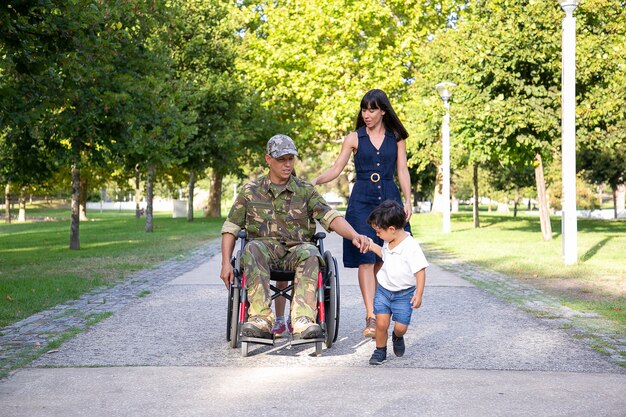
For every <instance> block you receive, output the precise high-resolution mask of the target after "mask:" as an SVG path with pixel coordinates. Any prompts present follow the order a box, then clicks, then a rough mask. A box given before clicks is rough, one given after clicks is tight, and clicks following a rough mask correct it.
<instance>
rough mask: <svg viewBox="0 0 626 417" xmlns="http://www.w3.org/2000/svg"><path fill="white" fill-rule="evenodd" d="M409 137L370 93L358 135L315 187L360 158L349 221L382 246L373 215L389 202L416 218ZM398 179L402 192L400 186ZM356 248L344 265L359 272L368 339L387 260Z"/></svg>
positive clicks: (346, 245) (350, 248) (385, 103)
mask: <svg viewBox="0 0 626 417" xmlns="http://www.w3.org/2000/svg"><path fill="white" fill-rule="evenodd" d="M408 136H409V134H408V133H407V131H406V129H405V128H404V126H403V125H402V122H400V119H398V116H397V115H396V113H395V111H394V110H393V108H392V107H391V103H390V102H389V98H387V95H386V94H385V93H384V92H383V91H382V90H370V91H368V92H367V93H366V94H365V96H364V97H363V99H362V100H361V110H360V111H359V114H358V116H357V120H356V131H355V132H352V133H350V134H348V135H347V136H346V137H345V138H344V140H343V144H342V146H341V152H340V153H339V156H338V157H337V160H336V161H335V163H334V164H333V166H332V167H330V168H329V169H328V170H326V171H325V172H324V173H322V174H321V175H319V176H318V177H317V178H315V179H314V180H313V181H312V183H313V185H316V184H325V183H327V182H329V181H332V180H334V179H335V178H337V177H338V176H339V174H341V172H342V171H343V169H344V168H345V166H346V164H347V163H348V160H349V159H350V155H351V154H352V155H354V166H355V169H356V182H355V184H354V187H353V189H352V192H351V193H350V199H349V201H348V208H347V210H346V220H347V221H348V222H349V223H350V224H351V225H352V227H353V228H354V229H355V230H356V231H357V233H360V234H364V235H367V236H369V237H370V238H371V239H372V240H373V241H374V242H376V243H377V244H378V245H382V240H381V239H379V238H378V237H377V236H376V232H374V229H372V228H371V227H370V226H369V225H368V224H367V218H368V216H369V214H370V212H371V211H372V210H373V209H374V208H375V207H376V206H378V205H379V204H380V203H382V202H383V201H385V200H396V201H398V202H399V203H400V204H401V205H403V207H404V212H405V214H406V219H407V224H406V226H405V230H407V231H410V228H409V225H408V221H409V219H410V218H411V213H412V205H411V180H410V178H409V170H408V168H407V162H406V141H405V139H406V138H407V137H408ZM396 172H397V174H398V182H399V183H400V188H401V189H402V195H403V196H404V199H402V198H401V196H400V192H399V190H398V187H397V186H396V183H395V182H394V174H395V173H396ZM354 249H356V248H355V247H354V245H352V242H350V241H346V240H345V239H344V242H343V263H344V266H345V267H346V268H358V269H359V271H358V276H359V287H360V288H361V295H362V297H363V302H364V303H365V312H366V318H365V329H364V330H363V336H364V337H374V336H375V334H376V317H375V315H374V292H375V291H376V272H378V270H379V269H380V267H381V266H382V259H380V258H379V257H378V256H376V255H375V254H374V253H372V252H369V253H360V252H359V250H358V249H356V250H354Z"/></svg>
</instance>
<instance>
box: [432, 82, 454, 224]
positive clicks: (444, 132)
mask: <svg viewBox="0 0 626 417" xmlns="http://www.w3.org/2000/svg"><path fill="white" fill-rule="evenodd" d="M454 87H456V84H454V83H451V82H449V81H444V82H441V83H439V84H437V85H436V86H435V89H436V90H437V92H438V93H439V95H440V96H441V99H442V100H443V106H444V108H445V109H446V114H444V115H443V122H442V123H441V170H442V171H443V172H442V183H443V184H442V187H441V194H442V200H443V207H442V213H443V228H442V230H443V233H450V230H451V227H450V97H452V89H453V88H454Z"/></svg>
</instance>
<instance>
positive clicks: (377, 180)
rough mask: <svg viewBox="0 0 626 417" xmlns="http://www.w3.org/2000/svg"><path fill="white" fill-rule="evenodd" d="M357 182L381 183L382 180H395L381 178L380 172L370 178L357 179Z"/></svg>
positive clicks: (374, 173)
mask: <svg viewBox="0 0 626 417" xmlns="http://www.w3.org/2000/svg"><path fill="white" fill-rule="evenodd" d="M356 179H357V181H367V180H370V181H371V182H374V183H376V182H379V181H380V180H385V181H386V180H393V178H381V177H380V174H379V173H378V172H373V173H372V174H371V175H370V176H369V177H366V176H363V177H357V178H356Z"/></svg>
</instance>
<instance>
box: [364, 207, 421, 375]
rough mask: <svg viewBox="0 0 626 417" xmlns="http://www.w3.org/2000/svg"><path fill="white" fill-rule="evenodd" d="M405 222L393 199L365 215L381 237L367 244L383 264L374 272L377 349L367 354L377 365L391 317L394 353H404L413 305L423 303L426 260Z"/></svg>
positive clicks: (384, 351)
mask: <svg viewBox="0 0 626 417" xmlns="http://www.w3.org/2000/svg"><path fill="white" fill-rule="evenodd" d="M405 223H406V215H405V213H404V209H403V208H402V206H401V205H400V204H399V203H398V202H396V201H392V200H386V201H384V202H383V203H382V204H380V205H379V206H378V207H376V208H375V209H374V210H373V211H372V213H371V214H370V216H369V218H368V219H367V224H369V225H370V226H372V228H373V229H374V231H376V235H377V236H378V237H379V238H380V239H382V240H383V241H384V243H383V246H382V247H380V246H379V245H377V244H376V243H374V242H373V241H372V240H371V239H370V246H369V250H370V251H372V252H374V253H375V254H376V255H378V256H379V257H381V258H382V260H383V266H382V268H381V269H380V270H379V271H378V273H377V274H376V278H377V281H378V285H377V287H376V295H375V296H374V314H376V350H374V354H373V355H372V357H371V358H370V365H380V364H382V363H383V362H385V360H386V359H387V339H388V337H389V335H388V329H389V324H390V320H391V319H393V321H394V322H395V324H394V326H393V332H392V336H391V340H392V342H393V353H395V354H396V356H402V355H404V334H405V333H406V331H407V329H408V327H409V323H410V322H411V314H412V313H413V310H412V309H417V308H419V307H420V306H421V305H422V295H423V294H424V285H425V283H426V272H425V269H426V267H427V266H428V262H427V261H426V258H425V257H424V253H423V252H422V249H421V248H420V245H419V243H417V241H416V240H415V239H413V237H412V236H411V235H410V234H408V233H407V232H405V231H404V224H405Z"/></svg>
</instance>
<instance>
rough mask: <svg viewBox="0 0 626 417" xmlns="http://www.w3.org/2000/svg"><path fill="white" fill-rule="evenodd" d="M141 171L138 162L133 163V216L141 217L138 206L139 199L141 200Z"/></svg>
mask: <svg viewBox="0 0 626 417" xmlns="http://www.w3.org/2000/svg"><path fill="white" fill-rule="evenodd" d="M140 185H141V171H140V170H139V164H137V165H135V217H136V218H140V217H141V207H139V201H140V200H141V188H139V186H140Z"/></svg>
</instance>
